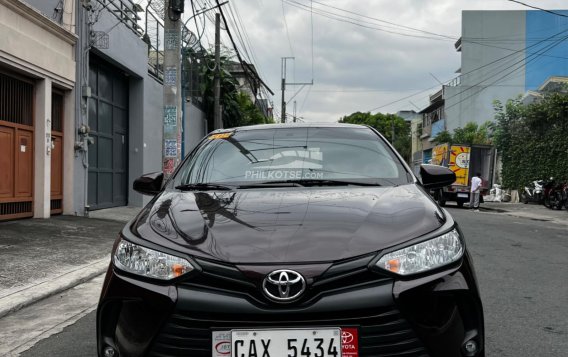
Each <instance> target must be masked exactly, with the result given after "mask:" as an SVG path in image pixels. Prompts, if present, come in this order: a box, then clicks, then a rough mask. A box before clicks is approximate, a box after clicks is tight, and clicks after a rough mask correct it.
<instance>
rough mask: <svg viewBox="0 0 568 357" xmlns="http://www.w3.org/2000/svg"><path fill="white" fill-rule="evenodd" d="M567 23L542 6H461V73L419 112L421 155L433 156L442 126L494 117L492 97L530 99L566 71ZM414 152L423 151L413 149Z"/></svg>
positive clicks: (450, 128)
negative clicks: (517, 8)
mask: <svg viewBox="0 0 568 357" xmlns="http://www.w3.org/2000/svg"><path fill="white" fill-rule="evenodd" d="M555 12H558V13H560V14H564V15H568V10H555ZM566 28H568V18H566V17H562V16H558V15H554V14H550V13H547V12H544V11H536V10H534V11H533V10H528V11H463V12H462V36H461V38H460V39H459V40H458V41H457V42H456V43H455V48H456V50H457V51H458V53H459V54H460V56H461V67H460V68H459V69H458V70H457V73H459V76H458V77H456V78H455V79H454V80H452V81H450V82H449V83H447V84H446V85H443V86H442V88H441V89H440V90H439V91H437V92H436V93H434V94H432V95H431V96H430V104H429V105H428V106H427V107H426V108H424V109H423V110H422V111H421V112H420V113H421V114H422V115H423V120H422V128H421V129H418V131H419V132H420V143H421V146H422V148H421V149H420V150H422V161H423V162H424V163H427V162H428V161H429V160H430V158H431V148H432V146H433V144H432V140H433V139H434V137H435V136H436V135H437V134H438V133H439V132H440V131H443V130H448V131H449V132H453V131H454V129H456V128H459V127H463V126H464V125H465V124H467V123H468V122H476V123H478V124H482V123H484V122H486V121H493V120H494V114H495V113H494V108H493V103H494V101H496V100H499V101H501V102H502V103H505V102H506V101H507V100H509V99H513V98H517V97H520V96H523V95H524V94H525V93H528V94H527V95H528V97H529V98H528V99H526V100H529V101H530V100H531V99H530V98H532V97H533V96H534V95H537V94H536V93H537V92H538V89H539V86H541V84H542V83H543V82H545V81H546V80H547V79H548V78H551V77H554V76H568V56H566V53H568V42H567V41H566V38H567V36H568V33H566ZM527 95H525V97H526V96H527ZM416 150H419V149H418V148H416ZM414 156H416V157H418V156H419V154H418V153H417V152H414V151H413V157H414Z"/></svg>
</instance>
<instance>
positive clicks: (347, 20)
mask: <svg viewBox="0 0 568 357" xmlns="http://www.w3.org/2000/svg"><path fill="white" fill-rule="evenodd" d="M283 1H285V2H286V3H287V4H288V5H290V6H294V7H296V8H298V9H301V10H304V11H308V12H311V13H314V14H316V15H319V16H322V17H326V18H329V19H332V20H336V21H339V22H344V23H349V24H352V25H355V26H359V27H362V28H367V29H371V30H376V31H381V32H386V33H390V34H394V35H399V36H405V37H413V38H422V39H430V40H436V41H455V40H456V39H455V38H442V37H432V36H422V35H414V34H409V33H402V32H397V31H391V30H386V29H385V28H384V27H385V26H383V27H377V26H380V25H377V24H375V23H371V22H368V21H364V20H361V19H357V18H352V17H348V16H342V15H338V14H336V13H333V12H329V11H325V10H322V9H315V8H313V9H311V8H310V7H309V6H307V5H304V4H302V3H299V2H297V1H294V0H283ZM365 24H367V25H365ZM369 24H370V25H369ZM371 25H373V26H371Z"/></svg>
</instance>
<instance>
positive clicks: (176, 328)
mask: <svg viewBox="0 0 568 357" xmlns="http://www.w3.org/2000/svg"><path fill="white" fill-rule="evenodd" d="M373 258H374V255H368V256H363V257H358V258H355V259H350V260H346V261H342V262H336V263H334V264H333V265H332V266H331V267H329V269H327V270H326V271H325V272H323V273H322V274H321V275H320V276H318V277H316V278H315V279H314V281H313V282H312V284H311V285H310V286H309V288H308V291H307V292H306V294H305V296H304V297H303V298H302V299H300V300H298V301H296V302H294V304H293V305H291V306H286V305H284V306H283V305H275V304H274V303H272V302H270V301H268V300H267V299H266V297H264V296H263V295H262V294H261V293H260V288H259V285H260V283H261V281H260V280H258V279H256V280H255V279H251V278H249V277H246V276H244V275H243V274H242V273H241V271H240V270H239V269H238V268H237V267H236V266H234V265H230V264H222V263H219V262H210V261H204V260H199V261H198V264H199V265H200V267H201V268H202V269H203V271H202V272H201V273H200V274H199V275H196V276H193V277H191V278H189V279H187V280H186V281H182V282H180V283H179V284H180V286H179V287H180V288H182V289H189V290H197V291H208V292H217V293H220V294H228V295H230V296H233V297H239V298H241V299H244V300H246V301H248V302H249V303H250V304H253V305H255V306H257V307H259V308H261V309H262V310H263V311H266V310H268V311H270V310H275V314H270V313H263V314H257V313H249V314H244V313H243V312H242V311H241V313H238V312H235V313H229V314H226V313H223V314H221V313H215V312H213V311H203V312H196V311H191V312H190V311H185V310H183V309H181V308H180V306H178V307H177V308H176V310H175V311H174V312H173V314H172V316H170V318H169V319H168V321H167V322H166V323H165V325H164V326H163V327H162V329H161V331H160V333H159V334H158V336H157V337H156V339H155V340H154V343H153V345H152V348H151V351H150V353H149V355H150V356H155V357H158V356H161V357H166V356H189V357H200V356H207V357H210V356H211V355H212V351H211V343H212V342H211V337H212V336H211V335H212V331H214V330H223V331H226V330H231V329H238V328H289V327H292V328H293V327H308V328H311V327H326V326H327V327H357V328H358V331H359V356H361V357H367V356H405V357H427V356H428V355H427V353H426V350H425V348H424V346H423V344H422V342H421V341H420V340H419V339H418V337H417V336H416V334H415V332H414V331H413V330H412V328H411V327H410V325H409V323H408V322H407V321H406V320H405V319H404V318H403V317H402V315H401V313H400V312H399V311H398V310H397V309H395V308H394V307H393V306H391V307H375V308H372V309H365V310H359V311H353V310H350V311H329V312H327V313H322V312H312V313H306V312H305V311H304V312H302V313H300V312H298V311H300V310H302V309H304V308H309V307H310V306H311V305H313V304H317V302H318V301H319V299H320V298H322V297H324V296H326V295H328V294H341V293H344V292H348V291H350V290H357V289H361V288H369V287H373V286H380V285H385V284H386V285H389V284H392V279H391V278H389V277H387V276H380V275H378V274H376V273H374V272H371V271H369V269H368V265H369V263H370V261H371V260H372V259H373ZM283 311H288V312H287V313H285V314H282V312H283Z"/></svg>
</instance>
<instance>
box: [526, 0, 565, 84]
mask: <svg viewBox="0 0 568 357" xmlns="http://www.w3.org/2000/svg"><path fill="white" fill-rule="evenodd" d="M557 12H558V13H561V14H564V15H568V10H560V11H557ZM566 28H568V18H567V17H561V16H557V15H554V14H549V13H546V12H543V11H527V12H526V33H527V35H526V37H525V46H526V47H530V46H534V47H531V48H530V50H528V51H527V57H528V56H530V53H535V52H539V51H544V50H546V49H547V48H548V47H549V46H551V48H550V49H549V50H547V51H546V53H545V55H546V56H540V57H537V56H536V55H535V56H533V57H534V60H531V58H532V57H531V58H529V59H528V60H527V65H526V71H525V72H526V75H525V91H528V90H535V89H537V88H538V87H539V86H540V85H541V84H542V83H543V82H544V81H546V80H547V79H548V78H549V77H551V76H566V75H568V60H567V59H566V57H567V56H566V54H567V53H568V42H566V40H565V37H566V36H567V34H566V33H565V32H564V31H565V30H566ZM559 33H561V35H559V36H558V37H555V38H554V39H563V40H560V41H545V42H542V43H541V44H539V42H540V41H541V40H542V39H546V38H550V37H553V36H555V35H557V34H559ZM551 40H552V39H551Z"/></svg>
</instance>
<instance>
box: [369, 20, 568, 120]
mask: <svg viewBox="0 0 568 357" xmlns="http://www.w3.org/2000/svg"><path fill="white" fill-rule="evenodd" d="M566 32H568V29H567V30H563V31H560V32H558V33H556V34H554V35H552V36H550V37H547V38H545V39H543V40H542V41H539V42H537V43H535V44H532V45H531V46H527V47H525V48H522V49H520V50H517V51H514V52H512V53H510V54H508V55H506V56H504V57H500V58H498V59H496V60H494V61H491V62H489V63H486V64H484V65H482V66H479V67H477V68H474V69H472V70H471V71H468V72H466V73H462V74H460V76H459V77H464V76H466V75H468V74H471V73H473V72H476V71H478V70H481V69H483V68H485V67H488V66H490V65H492V64H495V63H497V62H500V61H502V60H505V59H507V58H510V57H513V56H515V55H517V54H519V53H522V52H525V51H526V50H528V49H530V48H532V47H535V46H538V45H540V44H542V43H543V42H545V41H547V40H549V39H551V38H554V37H557V36H559V35H561V34H564V33H566ZM523 60H524V57H523ZM451 80H452V79H450V80H447V81H445V82H444V83H449V82H450V81H451ZM486 80H487V79H486ZM438 86H439V85H438V84H436V85H434V86H432V87H429V88H426V89H423V90H421V91H418V92H416V93H414V94H411V95H409V96H405V97H402V98H400V99H397V100H394V101H392V102H389V103H386V104H383V105H380V106H378V107H375V108H373V109H370V110H368V111H369V112H373V111H375V110H378V109H382V108H384V107H387V106H389V105H392V104H396V103H398V102H401V101H403V100H406V99H409V98H412V97H414V96H417V95H419V94H422V93H424V92H426V91H429V90H431V89H434V88H437V87H438ZM448 99H450V98H448Z"/></svg>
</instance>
